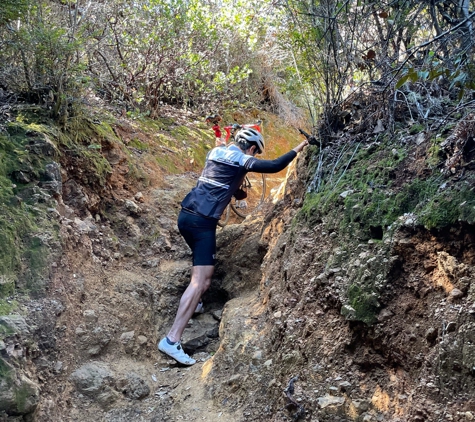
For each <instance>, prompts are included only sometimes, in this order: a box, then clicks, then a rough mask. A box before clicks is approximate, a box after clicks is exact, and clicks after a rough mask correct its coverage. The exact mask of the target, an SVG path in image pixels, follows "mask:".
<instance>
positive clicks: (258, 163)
mask: <svg viewBox="0 0 475 422" xmlns="http://www.w3.org/2000/svg"><path fill="white" fill-rule="evenodd" d="M306 145H308V141H307V140H305V141H303V142H302V143H300V144H299V145H297V146H296V147H295V148H294V149H292V150H291V151H289V152H288V153H287V154H284V155H281V156H280V157H279V158H276V159H275V160H257V159H250V160H249V161H248V163H249V167H248V169H249V171H253V172H256V173H278V172H279V171H281V170H283V169H285V168H286V167H287V166H288V165H289V164H290V162H291V161H292V160H293V159H294V158H295V157H296V156H297V153H299V152H300V151H302V150H303V149H304V147H305V146H306Z"/></svg>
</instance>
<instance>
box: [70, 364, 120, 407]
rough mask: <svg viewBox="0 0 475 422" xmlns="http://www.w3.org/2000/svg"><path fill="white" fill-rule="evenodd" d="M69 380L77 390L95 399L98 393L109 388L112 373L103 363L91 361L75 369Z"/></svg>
mask: <svg viewBox="0 0 475 422" xmlns="http://www.w3.org/2000/svg"><path fill="white" fill-rule="evenodd" d="M71 380H72V381H73V383H74V385H75V386H76V389H77V390H78V392H80V393H81V394H84V395H85V396H87V397H89V398H91V399H96V398H97V396H98V395H99V394H100V393H103V392H105V391H108V390H110V387H109V385H110V384H111V383H112V382H113V374H112V372H111V371H110V370H109V368H108V367H107V366H105V365H104V364H101V363H98V362H91V363H86V364H85V365H83V366H81V367H80V368H78V369H76V371H74V372H73V373H72V374H71Z"/></svg>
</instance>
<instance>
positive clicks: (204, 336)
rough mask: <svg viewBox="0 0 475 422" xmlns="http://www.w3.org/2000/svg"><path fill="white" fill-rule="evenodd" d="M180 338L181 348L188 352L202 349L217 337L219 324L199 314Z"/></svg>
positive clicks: (209, 316) (210, 317)
mask: <svg viewBox="0 0 475 422" xmlns="http://www.w3.org/2000/svg"><path fill="white" fill-rule="evenodd" d="M192 321H193V324H192V325H191V326H188V327H187V328H186V329H185V331H184V333H183V337H182V345H183V348H184V349H186V350H189V351H190V352H193V351H195V350H196V349H198V348H201V347H204V346H206V345H208V344H209V343H210V341H211V340H212V339H214V338H217V337H218V335H219V323H218V321H216V320H215V319H214V318H213V317H212V316H211V315H209V314H201V315H198V316H197V317H195V318H193V320H192Z"/></svg>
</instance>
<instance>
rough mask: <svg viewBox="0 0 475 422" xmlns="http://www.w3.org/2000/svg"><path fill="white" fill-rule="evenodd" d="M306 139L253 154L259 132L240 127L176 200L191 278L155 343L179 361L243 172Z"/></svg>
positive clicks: (279, 162)
mask: <svg viewBox="0 0 475 422" xmlns="http://www.w3.org/2000/svg"><path fill="white" fill-rule="evenodd" d="M308 143H309V141H308V140H307V139H306V140H305V141H303V142H302V143H300V144H299V145H298V146H296V147H295V148H294V149H292V150H290V151H289V152H287V153H286V154H283V155H281V156H280V157H278V158H276V159H275V160H259V159H257V158H256V157H255V156H256V155H258V154H262V153H263V152H264V148H265V142H264V138H263V136H262V134H261V133H260V132H258V131H257V130H255V129H252V128H244V129H242V130H240V131H239V132H238V133H237V134H236V136H235V139H234V143H233V144H231V145H230V146H228V147H221V146H220V147H216V148H213V149H212V150H211V151H210V152H209V154H208V156H207V158H206V163H205V167H204V169H203V171H202V173H201V176H200V177H199V179H198V182H197V184H196V186H195V187H194V188H193V189H192V190H191V191H190V192H189V193H188V194H187V195H186V197H185V198H184V199H183V201H182V203H181V211H180V213H179V216H178V229H179V231H180V233H181V235H182V236H183V237H184V239H185V241H186V243H187V244H188V246H189V247H190V248H191V250H192V260H193V267H192V270H191V281H190V284H189V285H188V287H187V289H186V290H185V292H184V293H183V295H182V297H181V299H180V303H179V306H178V311H177V313H176V317H175V321H174V323H173V325H172V327H171V329H170V331H169V332H168V334H167V335H166V336H165V337H163V338H162V339H161V340H160V341H159V343H158V349H159V350H160V351H161V352H163V353H165V354H166V355H168V356H170V357H171V358H173V359H175V360H176V361H177V362H179V363H181V364H184V365H193V364H195V363H196V360H195V359H193V358H191V357H190V356H189V355H187V354H186V353H185V351H184V350H183V348H182V345H181V343H180V341H181V337H182V334H183V331H184V330H185V327H186V325H187V324H188V321H189V320H190V318H191V317H192V316H193V314H194V313H195V312H196V311H197V310H198V308H200V309H202V303H201V297H202V295H203V294H204V292H205V291H206V290H207V289H208V288H209V286H210V284H211V277H212V276H213V273H214V266H215V262H216V227H217V224H218V221H219V218H220V216H221V214H222V212H223V211H224V209H225V208H226V207H227V205H228V203H229V202H230V200H231V198H232V196H233V195H235V194H236V192H237V191H238V190H239V187H240V186H241V183H242V182H243V180H244V177H245V176H246V173H248V172H256V173H277V172H279V171H281V170H283V169H284V168H286V167H287V166H288V165H289V164H290V162H291V161H292V160H293V159H294V158H295V157H296V156H297V154H298V153H299V152H300V151H302V150H303V149H304V148H305V146H306V145H308Z"/></svg>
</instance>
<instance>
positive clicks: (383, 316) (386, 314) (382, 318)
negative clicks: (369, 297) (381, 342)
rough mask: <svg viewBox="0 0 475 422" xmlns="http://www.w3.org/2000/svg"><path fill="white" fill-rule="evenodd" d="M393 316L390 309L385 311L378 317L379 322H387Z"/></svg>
mask: <svg viewBox="0 0 475 422" xmlns="http://www.w3.org/2000/svg"><path fill="white" fill-rule="evenodd" d="M393 315H394V313H392V312H391V311H390V310H389V309H383V310H382V311H381V312H380V313H379V315H378V321H379V322H383V321H387V320H388V319H389V318H391V317H392V316H393Z"/></svg>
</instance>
